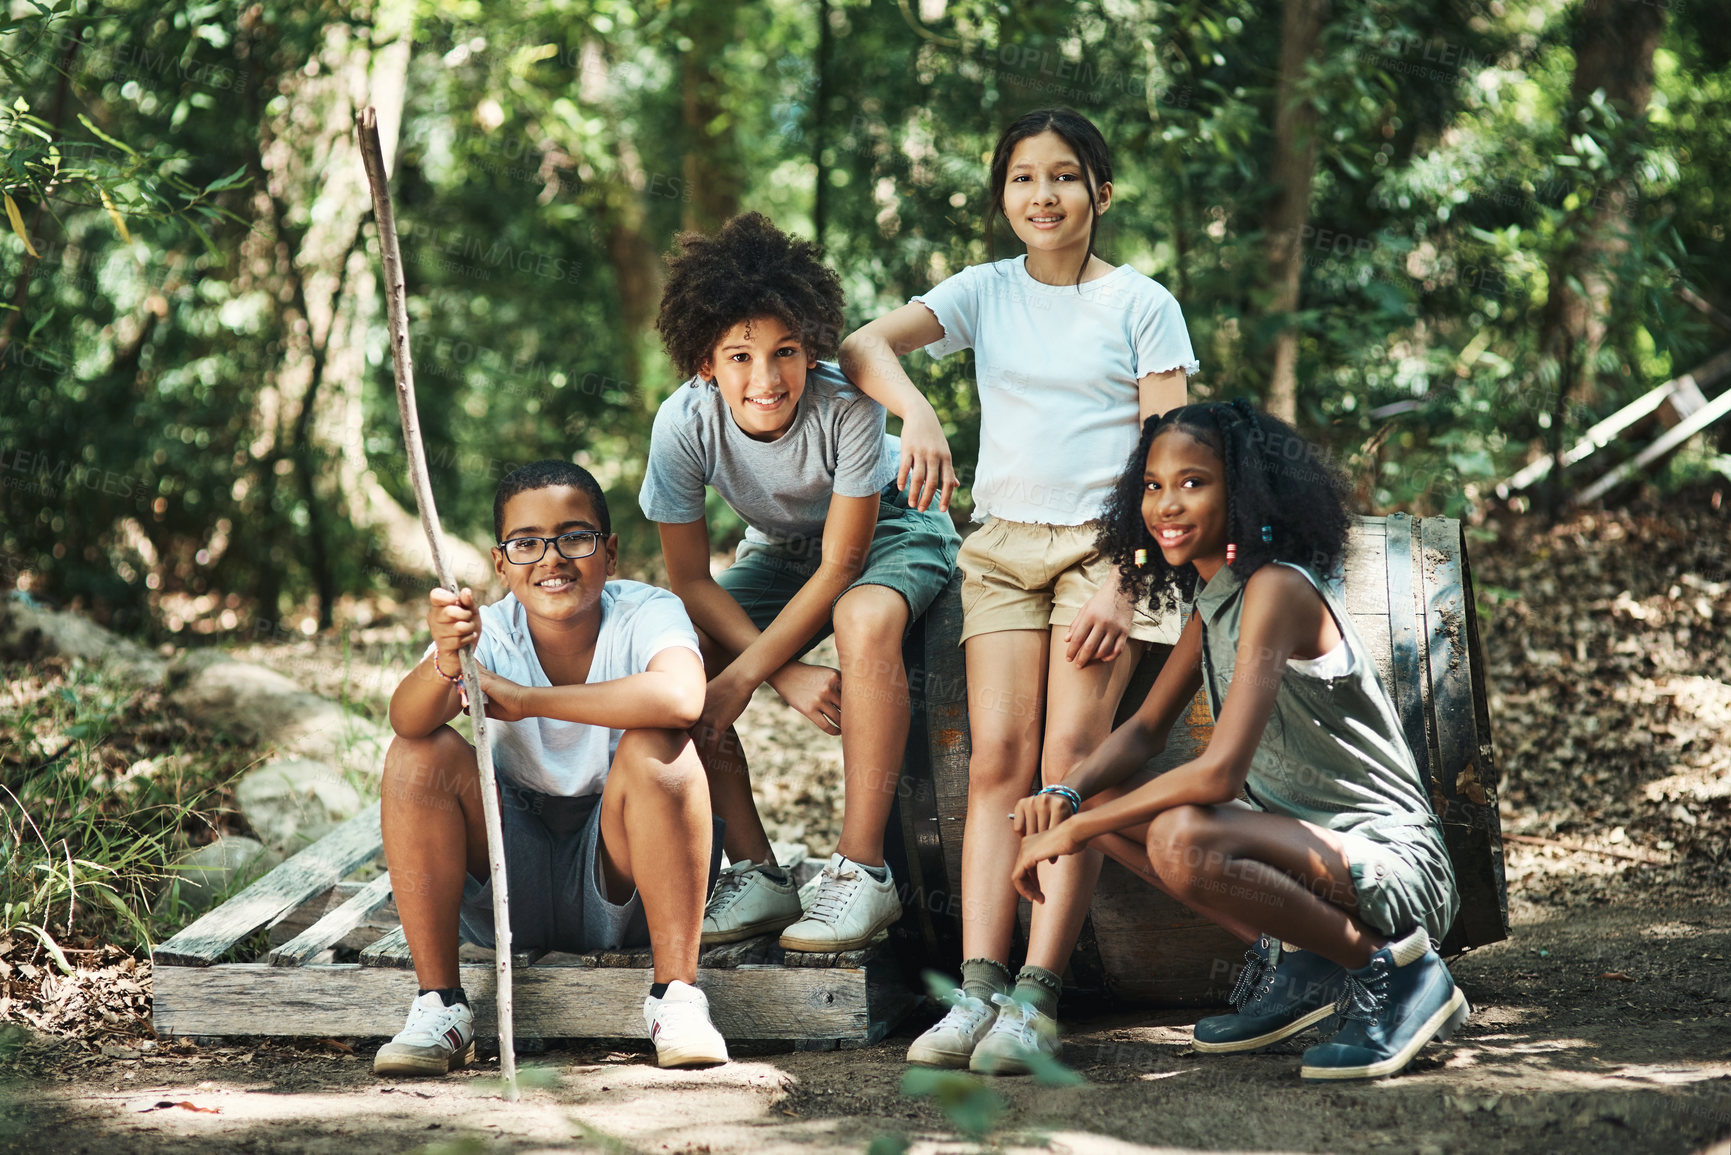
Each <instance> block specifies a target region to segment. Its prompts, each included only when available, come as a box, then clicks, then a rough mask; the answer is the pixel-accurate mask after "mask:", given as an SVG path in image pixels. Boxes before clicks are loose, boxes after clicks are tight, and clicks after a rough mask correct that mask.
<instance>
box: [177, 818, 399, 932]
mask: <svg viewBox="0 0 1731 1155" xmlns="http://www.w3.org/2000/svg"><path fill="white" fill-rule="evenodd" d="M381 846H382V843H381V841H380V838H379V807H378V804H377V803H372V804H369V805H368V806H366V807H365V808H364V809H363V810H362V811H361V812H360V813H359V814H357V815H355V816H354V817H353V818H351V819H349V820H348V821H347V822H345V823H343V824H342V825H341V826H339V827H337V828H336V829H335V830H333V831H331V832H330V833H329V834H327V835H326V836H325V837H323V838H321V839H319V841H317V842H315V843H313V844H312V845H311V846H309V847H307V848H306V849H305V850H303V851H301V852H300V853H299V854H297V855H295V856H294V857H293V858H291V859H289V860H288V861H287V862H285V863H283V864H282V865H281V866H279V867H277V868H276V869H275V870H273V871H271V872H270V873H269V874H266V875H265V876H264V877H263V878H261V879H259V880H258V881H257V882H255V883H253V884H252V885H251V886H249V887H247V888H246V889H245V890H243V891H241V892H240V893H239V894H237V895H235V896H234V897H233V898H231V899H229V900H228V901H227V902H225V903H223V904H222V905H221V906H219V907H217V908H216V909H214V910H212V911H209V912H207V913H206V914H205V915H204V916H203V917H202V918H200V919H198V921H196V922H194V923H193V924H192V925H191V926H189V927H187V928H186V929H185V930H182V931H181V932H180V933H179V934H177V935H175V936H174V937H173V938H171V939H169V940H168V941H167V942H165V943H163V944H162V945H161V946H159V947H157V948H156V950H155V951H153V952H152V953H151V960H152V962H154V963H155V964H156V965H158V966H209V965H211V964H212V963H214V962H215V961H216V960H217V959H219V958H221V957H222V956H223V955H224V954H226V953H227V952H228V951H229V949H230V948H232V947H233V946H234V944H235V943H236V942H238V941H240V940H241V939H242V938H245V937H246V936H247V935H249V934H251V933H252V932H253V931H255V930H257V929H258V928H259V927H261V926H264V925H265V924H267V923H270V922H272V921H274V920H276V919H278V918H281V917H282V916H283V915H285V914H287V913H288V912H289V911H291V910H293V909H294V908H295V907H297V906H299V905H300V904H301V903H303V902H305V901H307V899H309V898H311V897H312V896H313V895H315V894H317V893H319V892H320V891H322V890H326V889H328V888H329V887H331V886H333V885H335V884H336V883H337V882H338V881H340V880H341V879H342V877H343V876H344V875H345V874H348V873H349V872H350V871H352V870H355V869H356V868H358V867H361V866H364V865H366V864H367V863H368V862H371V861H372V860H373V859H374V858H375V857H376V856H377V855H378V853H379V850H380V848H381Z"/></svg>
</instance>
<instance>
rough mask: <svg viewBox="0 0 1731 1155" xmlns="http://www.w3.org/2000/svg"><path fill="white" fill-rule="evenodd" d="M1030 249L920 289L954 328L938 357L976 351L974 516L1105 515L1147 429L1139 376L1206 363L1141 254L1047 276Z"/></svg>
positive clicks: (1074, 518)
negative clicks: (1135, 261)
mask: <svg viewBox="0 0 1731 1155" xmlns="http://www.w3.org/2000/svg"><path fill="white" fill-rule="evenodd" d="M1026 262H1027V258H1026V257H1016V258H1014V259H1012V260H1007V261H996V262H994V263H992V264H989V265H973V266H970V267H969V268H966V269H963V270H962V271H961V272H959V273H957V274H956V275H955V276H953V277H951V278H949V279H948V280H946V281H944V282H943V283H942V284H940V285H938V286H937V287H936V288H934V289H932V290H931V291H930V292H927V293H923V294H921V295H920V296H917V297H914V298H913V299H914V300H916V301H919V302H920V303H922V304H924V305H925V306H926V307H927V308H928V309H930V310H931V311H932V314H933V315H934V316H935V317H937V319H938V323H939V324H941V325H943V327H944V336H943V338H942V339H941V340H938V341H934V342H932V343H931V344H930V345H927V346H926V352H927V353H930V354H931V355H932V356H933V357H943V356H947V355H948V354H950V353H954V352H956V351H957V350H960V349H969V348H971V349H973V350H974V371H975V377H976V380H977V382H978V386H979V390H980V460H979V466H978V468H977V469H976V470H975V476H974V485H973V491H974V520H975V521H984V520H985V519H986V518H987V517H1001V518H1004V519H1006V520H1008V521H1021V522H1033V523H1035V524H1039V525H1080V524H1082V523H1083V522H1085V521H1092V520H1093V519H1095V518H1097V517H1099V516H1100V513H1101V509H1102V507H1103V506H1104V505H1105V502H1106V497H1107V495H1108V494H1110V493H1111V491H1112V486H1113V485H1114V484H1115V483H1116V482H1117V480H1118V475H1119V473H1120V471H1122V470H1123V468H1124V464H1125V461H1126V459H1127V458H1128V457H1129V456H1130V452H1131V451H1132V450H1133V449H1135V448H1136V438H1137V435H1138V433H1139V432H1140V430H1141V425H1142V421H1141V409H1140V408H1139V405H1138V398H1137V389H1136V382H1137V381H1138V380H1140V379H1141V378H1143V377H1145V376H1147V375H1148V374H1150V373H1163V372H1165V371H1167V370H1169V369H1183V370H1184V371H1185V372H1186V373H1194V372H1196V369H1197V361H1196V354H1195V353H1194V352H1193V351H1192V350H1191V348H1190V333H1189V331H1188V330H1187V329H1185V327H1184V313H1183V311H1182V310H1181V309H1180V308H1179V307H1178V302H1177V300H1176V299H1175V298H1174V297H1173V296H1172V294H1171V293H1169V292H1167V291H1166V289H1165V288H1163V287H1162V286H1161V285H1160V284H1159V283H1158V282H1156V281H1153V280H1151V279H1149V278H1148V277H1145V276H1143V275H1142V274H1141V273H1139V272H1137V271H1136V270H1135V269H1133V268H1131V267H1130V266H1129V265H1119V266H1118V267H1117V268H1116V269H1113V270H1112V271H1111V272H1110V273H1107V274H1106V275H1105V276H1104V277H1100V278H1097V279H1095V280H1092V281H1087V282H1084V283H1083V284H1082V285H1080V286H1077V285H1047V284H1043V283H1042V282H1040V281H1036V280H1035V279H1034V278H1033V277H1031V276H1029V275H1028V270H1027V267H1026Z"/></svg>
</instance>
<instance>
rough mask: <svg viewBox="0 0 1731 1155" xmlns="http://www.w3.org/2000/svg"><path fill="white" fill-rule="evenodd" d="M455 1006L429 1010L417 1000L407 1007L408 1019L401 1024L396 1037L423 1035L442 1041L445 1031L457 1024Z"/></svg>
mask: <svg viewBox="0 0 1731 1155" xmlns="http://www.w3.org/2000/svg"><path fill="white" fill-rule="evenodd" d="M456 1009H457V1008H456V1007H454V1006H452V1007H440V1008H439V1009H438V1010H436V1011H435V1010H430V1009H428V1008H426V1007H423V1006H421V1005H420V1004H419V1003H418V1002H417V1003H416V1004H414V1005H413V1006H411V1007H410V1008H409V1020H408V1022H406V1023H404V1024H403V1030H402V1033H401V1034H399V1035H398V1036H397V1037H398V1038H406V1037H413V1036H417V1035H424V1036H426V1037H427V1038H429V1039H433V1040H435V1041H441V1042H442V1041H443V1040H444V1037H445V1032H447V1031H449V1030H450V1029H451V1028H452V1027H454V1026H456V1025H457V1018H458V1016H457V1014H456Z"/></svg>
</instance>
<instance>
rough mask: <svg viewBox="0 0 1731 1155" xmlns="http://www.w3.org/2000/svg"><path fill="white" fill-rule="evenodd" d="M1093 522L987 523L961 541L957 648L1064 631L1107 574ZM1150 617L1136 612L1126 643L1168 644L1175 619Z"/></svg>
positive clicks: (1175, 632) (1175, 633)
mask: <svg viewBox="0 0 1731 1155" xmlns="http://www.w3.org/2000/svg"><path fill="white" fill-rule="evenodd" d="M1099 531H1100V523H1099V522H1097V521H1091V522H1085V523H1083V524H1082V525H1035V524H1031V523H1029V522H1022V521H1005V520H1004V519H1003V518H1001V517H994V518H992V519H991V520H990V521H988V522H986V524H984V525H982V526H981V527H980V528H979V529H976V530H975V531H974V532H973V533H972V534H971V535H969V537H968V539H967V540H966V541H964V542H962V551H961V553H959V554H957V555H956V565H958V566H959V567H961V570H962V574H963V580H962V641H964V642H965V641H967V640H968V639H969V638H971V637H973V636H975V635H976V634H991V633H996V632H997V631H999V630H1047V629H1051V628H1053V627H1055V626H1068V625H1069V624H1070V623H1071V622H1073V621H1075V620H1076V615H1077V614H1079V613H1081V612H1082V607H1083V606H1084V605H1086V604H1087V601H1088V599H1089V598H1091V597H1093V596H1094V593H1095V591H1096V590H1098V589H1099V588H1100V586H1101V584H1102V583H1103V582H1105V581H1106V580H1107V578H1108V576H1109V575H1110V574H1111V572H1112V565H1111V562H1109V561H1108V560H1107V559H1106V558H1105V557H1104V556H1102V555H1101V554H1100V552H1099V551H1098V550H1096V549H1095V548H1094V539H1095V537H1096V536H1097V535H1098V533H1099ZM1170 618H1171V620H1163V619H1160V618H1154V617H1150V616H1149V615H1148V614H1147V613H1145V612H1144V611H1143V610H1142V609H1141V608H1140V607H1138V608H1137V609H1136V610H1135V611H1134V615H1133V616H1132V618H1131V620H1130V636H1131V637H1132V638H1135V639H1136V640H1137V641H1141V642H1161V643H1163V644H1165V645H1172V644H1173V643H1175V642H1176V641H1177V640H1178V629H1179V623H1178V618H1177V615H1176V614H1174V615H1171V616H1170Z"/></svg>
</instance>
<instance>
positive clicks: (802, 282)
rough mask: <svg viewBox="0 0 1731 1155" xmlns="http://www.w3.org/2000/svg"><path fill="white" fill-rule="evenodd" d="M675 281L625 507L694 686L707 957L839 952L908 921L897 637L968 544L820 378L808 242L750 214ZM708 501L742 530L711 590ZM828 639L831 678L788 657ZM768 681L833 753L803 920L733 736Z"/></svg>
mask: <svg viewBox="0 0 1731 1155" xmlns="http://www.w3.org/2000/svg"><path fill="white" fill-rule="evenodd" d="M668 271H669V275H668V279H667V288H666V291H665V292H664V294H663V295H662V299H661V314H660V317H659V318H658V319H657V321H656V327H657V328H658V329H659V330H660V332H661V335H662V338H663V340H664V342H665V344H666V347H667V352H668V355H669V356H670V357H672V359H673V362H674V364H675V366H676V367H677V368H678V369H679V371H680V372H681V373H683V374H686V375H687V376H688V377H689V380H688V381H687V382H686V385H685V386H684V387H682V388H680V389H678V390H676V391H675V392H674V394H673V395H672V396H671V397H669V398H668V399H667V400H666V401H665V402H664V403H663V404H662V406H661V408H660V410H659V412H657V414H656V416H655V426H654V432H653V433H652V434H651V438H650V443H649V464H648V469H647V472H646V473H645V476H644V480H643V490H642V493H641V495H640V502H641V504H642V506H643V512H644V515H645V516H647V517H648V518H649V519H650V520H651V521H654V522H657V523H658V524H659V526H660V531H661V548H662V552H663V554H664V555H665V557H666V560H667V572H668V576H669V579H670V580H671V583H672V586H673V591H674V592H675V593H677V594H678V595H679V596H680V598H681V599H683V600H684V602H685V607H686V610H687V611H688V612H689V613H690V615H691V620H692V622H693V623H694V624H695V625H696V626H697V628H698V632H699V634H700V635H701V637H702V642H703V652H704V665H705V669H706V671H707V674H708V677H709V687H708V693H707V697H706V702H705V706H704V710H703V717H702V719H701V720H700V721H699V723H698V725H697V726H696V727H694V728H693V731H692V735H693V738H694V739H695V741H696V745H697V749H698V752H699V754H700V756H701V757H702V759H703V764H704V767H705V769H706V771H707V772H708V776H709V789H710V797H711V800H712V802H713V804H714V807H715V813H716V815H717V816H718V817H720V818H723V819H725V820H726V822H727V829H726V835H725V843H724V845H725V848H726V851H727V854H728V857H729V859H730V860H731V865H730V866H729V867H728V868H727V870H725V871H723V872H722V875H721V877H720V879H719V880H718V881H717V883H716V885H715V889H714V890H713V892H712V893H711V895H710V898H709V902H708V905H707V907H706V909H705V911H704V918H703V943H704V945H706V946H707V945H710V944H713V943H723V942H732V941H736V940H738V939H743V938H748V937H751V936H753V935H758V934H764V933H768V932H771V931H779V932H781V945H782V946H783V947H784V948H785V949H788V950H805V951H839V950H853V949H856V948H858V947H861V946H863V945H865V944H866V943H867V942H869V941H870V940H871V939H872V938H873V937H874V936H875V935H876V934H877V933H878V932H879V931H881V930H883V929H884V928H885V927H887V926H889V925H890V924H891V923H893V922H895V921H896V919H898V918H900V917H901V902H900V899H899V896H898V894H897V891H896V886H895V880H894V879H893V878H892V877H891V876H890V871H889V867H888V866H887V865H885V863H884V858H883V836H884V826H885V824H886V823H887V821H888V819H889V812H890V805H891V803H892V802H893V801H894V798H895V790H896V783H897V780H898V778H899V776H900V772H901V759H902V750H903V747H904V745H905V744H906V742H907V734H908V686H907V673H906V670H905V669H904V667H903V665H902V654H901V647H902V636H903V634H904V633H905V631H906V630H907V627H908V623H909V622H910V621H912V620H913V619H914V618H915V617H916V616H917V615H919V614H921V613H923V612H924V611H925V609H926V607H927V606H928V605H930V604H931V602H932V600H933V599H934V598H935V597H936V596H937V595H938V593H939V592H940V591H942V590H943V588H944V587H945V585H947V584H948V583H949V580H950V576H951V574H952V572H953V571H954V568H955V560H956V551H957V549H958V548H959V546H960V544H961V539H960V537H959V536H958V535H957V533H956V530H955V526H954V524H953V523H952V522H951V521H950V519H949V516H948V515H947V514H943V513H940V512H938V511H936V510H934V511H932V512H930V513H926V512H921V511H920V510H917V509H911V508H909V506H908V503H907V500H906V498H905V496H904V495H903V494H902V493H901V492H900V491H899V490H898V488H897V486H896V472H897V468H898V466H899V463H900V456H901V455H900V447H899V445H898V444H897V442H896V439H895V438H893V437H890V436H889V435H888V434H887V433H886V432H885V430H884V409H883V406H881V405H879V404H878V403H877V402H876V401H873V400H872V399H871V398H869V397H867V396H865V395H864V394H863V393H861V392H859V391H858V390H857V389H855V388H854V386H853V384H852V383H851V382H849V381H848V379H847V378H846V377H844V376H843V375H842V373H841V371H840V370H839V369H838V368H837V367H836V366H835V365H834V364H833V363H832V362H830V361H829V360H827V359H828V358H832V357H834V355H835V353H836V349H837V346H838V344H839V341H840V336H841V321H842V309H841V282H840V281H839V280H838V279H837V277H836V275H835V273H833V272H832V271H831V270H830V269H829V268H827V267H826V266H825V265H824V264H823V261H822V257H821V253H820V250H819V249H818V247H817V246H816V245H814V244H811V243H810V242H807V241H800V240H796V239H794V238H792V237H789V236H787V235H786V234H785V233H783V232H781V231H780V230H779V229H777V228H776V227H775V226H774V225H773V224H772V223H770V221H769V220H768V219H767V218H765V217H763V216H761V215H759V214H757V213H747V214H745V215H743V216H739V217H736V218H734V219H733V220H731V221H729V222H728V223H727V225H726V226H725V227H724V228H722V230H721V231H720V232H719V233H718V234H716V235H715V236H703V235H700V234H696V233H687V234H684V235H682V236H681V237H680V238H679V240H678V243H677V248H676V250H675V252H674V253H673V254H672V255H670V256H669V258H668ZM706 485H712V486H714V487H715V490H716V492H717V493H718V494H719V495H720V496H721V498H722V499H723V500H724V501H726V502H727V504H728V505H729V506H731V507H732V508H733V510H734V511H735V512H736V513H737V514H738V515H739V516H740V518H741V519H742V520H743V521H744V522H745V523H746V525H747V527H748V528H747V530H746V534H745V540H744V541H743V542H741V543H740V545H739V549H738V552H737V555H736V557H735V559H734V562H733V565H732V566H731V567H729V568H728V569H726V570H725V571H723V572H722V573H721V574H720V575H719V576H712V575H711V573H710V568H709V553H710V549H709V526H708V523H707V521H706V520H705V517H704V499H705V486H706ZM832 630H833V631H834V633H835V639H836V650H837V652H838V654H839V655H840V659H841V669H840V670H839V671H837V670H832V669H830V668H828V667H826V666H817V665H811V664H808V663H805V662H802V661H800V660H799V659H800V657H801V656H802V655H803V654H805V653H806V651H808V650H809V649H811V647H812V646H813V645H815V644H816V643H817V642H819V641H821V640H822V639H823V638H824V637H826V636H827V635H828V634H829V633H830V632H831V631H832ZM765 682H768V683H769V684H770V685H771V686H773V687H775V690H776V692H777V693H779V694H780V695H781V697H782V699H783V700H784V701H786V702H787V703H788V704H789V705H791V706H792V707H793V708H794V709H795V710H798V711H799V712H800V713H801V714H803V715H805V716H806V718H808V719H809V720H810V721H811V722H812V724H813V725H815V726H817V727H818V728H819V729H820V730H822V731H824V732H825V733H827V734H840V735H841V740H842V763H843V778H844V810H843V816H842V833H841V840H840V842H839V844H838V845H837V847H836V851H835V853H834V854H832V855H831V856H830V859H829V862H828V864H827V865H826V866H825V867H824V870H823V872H822V874H821V875H819V877H818V880H817V888H816V891H815V893H814V894H813V896H812V899H811V904H810V907H809V908H808V909H805V910H803V911H802V909H801V905H800V899H799V894H798V892H797V891H796V890H795V888H794V886H793V882H792V880H791V879H789V878H788V877H787V876H786V875H785V874H784V873H783V872H782V870H781V869H780V868H779V867H778V866H777V864H776V862H775V858H774V855H773V854H772V853H771V851H770V846H769V837H768V835H767V834H766V833H765V832H764V828H763V822H762V820H761V819H760V818H759V817H758V813H757V807H756V805H755V804H754V802H753V801H752V795H751V779H750V775H749V771H748V770H747V767H746V762H745V756H744V753H743V751H742V750H741V748H740V744H739V739H738V736H737V734H736V733H735V732H734V730H733V723H734V721H735V719H737V718H738V717H739V715H740V714H741V712H743V711H744V709H745V706H746V704H747V703H748V702H749V701H750V700H751V695H752V693H753V691H755V690H756V689H757V687H758V686H759V685H761V684H763V683H765Z"/></svg>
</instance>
